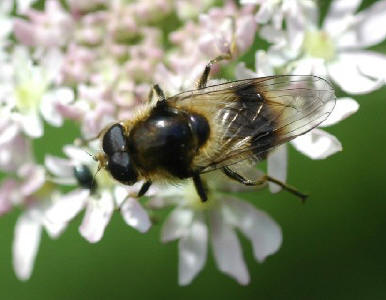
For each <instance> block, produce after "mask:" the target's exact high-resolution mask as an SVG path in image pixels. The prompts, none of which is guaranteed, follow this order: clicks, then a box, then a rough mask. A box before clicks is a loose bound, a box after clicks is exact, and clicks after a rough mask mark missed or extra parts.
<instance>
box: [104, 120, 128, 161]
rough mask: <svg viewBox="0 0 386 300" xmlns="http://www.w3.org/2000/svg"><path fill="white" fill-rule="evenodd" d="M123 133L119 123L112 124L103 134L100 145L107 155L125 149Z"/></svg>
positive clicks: (125, 143)
mask: <svg viewBox="0 0 386 300" xmlns="http://www.w3.org/2000/svg"><path fill="white" fill-rule="evenodd" d="M124 133H125V132H124V130H123V127H122V125H121V124H114V125H113V126H111V127H110V128H109V130H107V132H106V133H105V135H104V136H103V143H102V147H103V151H104V152H105V153H106V154H107V155H108V156H110V155H113V154H114V153H115V152H120V151H125V150H126V149H127V141H126V137H125V134H124Z"/></svg>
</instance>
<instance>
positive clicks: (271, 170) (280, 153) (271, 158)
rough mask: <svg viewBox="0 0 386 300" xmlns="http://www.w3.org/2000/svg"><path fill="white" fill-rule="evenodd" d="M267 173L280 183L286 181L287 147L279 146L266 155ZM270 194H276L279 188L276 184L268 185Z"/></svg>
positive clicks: (270, 183)
mask: <svg viewBox="0 0 386 300" xmlns="http://www.w3.org/2000/svg"><path fill="white" fill-rule="evenodd" d="M267 166H268V167H267V173H268V175H269V176H271V177H274V178H276V179H278V180H280V181H282V182H285V181H286V180H287V145H285V144H284V145H281V146H279V147H277V149H276V150H275V151H274V152H272V153H270V154H269V155H268V159H267ZM268 186H269V190H270V191H271V193H277V192H279V191H280V190H281V187H280V186H279V185H277V184H276V183H273V182H269V183H268Z"/></svg>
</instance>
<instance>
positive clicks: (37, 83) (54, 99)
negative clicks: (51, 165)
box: [1, 47, 73, 138]
mask: <svg viewBox="0 0 386 300" xmlns="http://www.w3.org/2000/svg"><path fill="white" fill-rule="evenodd" d="M61 60H62V56H61V53H60V52H59V51H56V50H52V51H49V52H48V53H47V54H46V55H45V56H44V59H43V58H41V64H40V65H35V64H34V63H33V59H32V57H30V55H29V53H28V50H27V49H26V48H24V47H16V49H15V50H14V52H13V54H12V62H11V63H12V65H13V66H12V69H13V74H12V76H11V77H10V78H9V79H10V81H11V82H9V86H12V89H11V90H10V89H7V90H6V91H8V92H9V93H10V94H9V95H8V97H6V96H7V93H6V92H4V94H3V95H1V96H3V97H6V99H4V100H3V101H5V102H6V104H7V106H8V107H13V108H14V111H13V112H12V113H11V118H12V120H14V121H15V122H17V123H18V124H19V125H20V127H21V128H22V129H23V131H24V133H25V134H27V135H28V136H30V137H33V138H37V137H41V136H42V135H43V123H42V120H41V116H43V118H45V120H46V121H47V122H49V123H50V124H51V125H54V126H61V125H62V122H63V120H62V118H61V116H60V115H59V114H58V113H57V112H56V111H57V110H56V106H58V104H59V103H63V104H66V103H69V102H70V101H72V98H73V92H72V90H70V89H67V88H59V89H52V85H53V84H54V81H55V79H56V77H57V76H58V74H59V70H60V67H61Z"/></svg>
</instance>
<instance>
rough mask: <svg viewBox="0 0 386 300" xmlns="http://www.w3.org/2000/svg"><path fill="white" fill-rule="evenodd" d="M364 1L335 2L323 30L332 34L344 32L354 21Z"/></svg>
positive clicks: (337, 0) (339, 0) (335, 0)
mask: <svg viewBox="0 0 386 300" xmlns="http://www.w3.org/2000/svg"><path fill="white" fill-rule="evenodd" d="M361 2H362V0H350V1H347V0H334V1H333V2H332V3H331V5H330V9H329V10H328V14H327V16H326V18H325V19H324V23H323V28H324V29H325V30H326V31H327V32H329V33H332V34H335V33H336V32H339V33H340V32H342V31H343V30H344V29H345V27H346V26H347V24H349V22H350V21H351V20H352V18H353V15H354V13H355V12H356V11H357V9H358V8H359V6H360V5H361Z"/></svg>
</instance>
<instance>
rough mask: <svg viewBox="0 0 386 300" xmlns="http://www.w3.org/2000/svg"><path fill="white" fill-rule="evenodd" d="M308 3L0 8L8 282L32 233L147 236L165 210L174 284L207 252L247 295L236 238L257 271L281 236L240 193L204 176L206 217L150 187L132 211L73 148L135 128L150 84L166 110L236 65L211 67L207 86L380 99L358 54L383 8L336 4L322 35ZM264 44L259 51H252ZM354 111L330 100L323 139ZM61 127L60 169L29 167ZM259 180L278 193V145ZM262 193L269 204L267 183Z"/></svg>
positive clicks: (380, 82)
mask: <svg viewBox="0 0 386 300" xmlns="http://www.w3.org/2000/svg"><path fill="white" fill-rule="evenodd" d="M317 3H318V2H317V1H313V0H281V1H278V0H242V1H241V5H238V4H237V3H235V2H233V1H231V0H229V1H226V2H225V3H224V4H223V5H222V6H215V1H211V0H205V1H204V0H194V1H175V0H157V1H152V0H145V1H125V0H114V1H107V0H87V1H85V0H76V1H74V0H65V1H59V0H45V1H36V0H28V1H20V0H16V1H14V0H2V1H1V3H0V24H1V25H2V30H1V32H0V103H1V106H0V115H1V118H0V171H2V172H3V173H6V174H7V176H6V177H5V176H4V179H3V180H2V182H1V184H0V215H3V214H6V213H8V212H9V211H11V210H12V209H14V208H15V207H19V208H21V209H22V213H21V215H20V216H19V218H18V220H17V223H16V226H15V237H14V242H13V263H14V269H15V272H16V275H17V277H18V278H20V279H21V280H26V279H28V278H29V277H30V276H31V272H32V269H33V265H34V260H35V257H36V254H37V251H38V248H39V243H40V236H41V233H42V230H43V229H44V230H46V231H47V233H48V234H49V236H50V237H52V238H57V237H59V235H60V234H61V233H62V232H63V231H64V230H65V228H66V226H67V225H68V224H69V223H70V222H71V220H72V219H73V218H74V217H75V216H76V215H78V214H79V213H80V212H81V211H83V210H84V211H85V214H84V217H83V220H82V223H81V225H80V227H79V232H80V234H81V235H82V236H83V237H84V238H85V239H86V240H88V241H89V242H91V243H95V242H98V241H100V240H101V238H102V237H103V232H104V230H105V228H106V226H107V225H108V223H109V220H110V218H111V216H112V214H113V213H115V212H119V213H120V214H121V215H122V218H123V220H124V221H125V222H126V223H127V224H128V225H129V226H131V227H134V228H135V229H137V230H138V231H139V232H141V233H144V232H146V231H147V230H148V229H149V228H150V226H151V219H150V218H149V214H148V213H149V211H152V212H153V211H157V210H159V209H163V208H165V207H168V206H173V207H175V208H174V210H173V211H172V212H171V213H170V215H169V216H168V218H167V219H166V220H165V223H164V225H163V228H162V237H161V240H162V241H163V242H168V241H172V240H177V239H178V240H179V242H178V246H179V283H180V284H181V285H186V284H189V283H190V282H191V281H192V280H193V278H194V277H195V276H196V275H197V274H198V272H199V271H200V270H201V269H202V268H203V266H204V265H205V261H206V257H207V248H208V245H207V244H208V240H210V242H211V246H212V249H213V255H214V258H215V261H216V264H217V266H218V268H219V270H220V271H222V272H224V273H226V274H228V275H229V276H231V277H233V278H234V279H236V280H237V281H238V282H239V283H240V284H247V283H248V282H249V280H250V279H249V273H248V269H247V267H246V265H245V262H244V259H243V256H242V251H241V246H240V243H239V241H238V238H237V234H236V230H237V231H240V232H241V233H242V234H243V235H244V236H246V237H247V238H248V239H249V240H250V241H251V243H252V247H253V252H254V256H255V258H256V260H257V261H258V262H261V261H263V260H264V259H265V258H266V257H267V256H268V255H271V254H273V253H274V252H276V251H277V250H278V249H279V247H280V244H281V241H282V235H281V230H280V227H279V226H278V225H277V224H276V223H275V221H273V220H272V219H271V218H270V217H269V216H268V215H267V214H266V213H264V212H262V211H260V210H258V209H257V208H255V207H254V206H253V205H251V204H250V203H248V202H246V201H243V200H241V199H237V198H236V197H235V195H236V193H237V192H239V191H242V190H244V189H245V188H243V187H241V186H240V185H238V184H237V185H236V184H232V183H229V182H228V183H227V184H224V183H223V182H221V180H219V179H218V175H215V176H211V177H208V178H207V179H206V180H207V183H208V186H209V187H210V189H209V190H210V191H211V192H210V194H209V197H210V200H209V201H208V203H204V204H203V203H200V201H199V198H198V196H197V195H196V194H195V192H194V190H193V186H192V184H191V183H182V184H181V185H179V186H178V187H174V186H173V187H168V186H160V185H155V186H152V187H151V188H150V190H149V192H148V193H147V198H146V199H138V198H137V197H136V194H137V192H138V190H139V187H140V183H137V184H135V185H134V186H131V187H127V186H123V185H120V184H118V183H117V182H115V181H114V180H112V179H111V177H110V176H109V174H108V172H106V171H105V170H100V171H99V172H98V175H97V176H94V174H95V173H96V172H97V166H96V163H95V161H94V160H93V157H92V155H90V154H89V153H95V152H96V151H98V150H99V147H100V145H99V144H98V143H94V142H90V143H79V141H85V140H88V139H90V138H93V137H95V136H97V135H98V134H99V133H100V131H101V130H102V129H103V128H104V127H105V126H106V125H107V124H109V123H111V122H112V121H114V120H123V119H127V118H130V117H132V116H133V114H134V113H135V111H136V108H137V107H138V106H139V105H142V104H144V103H145V102H146V101H147V97H148V94H149V92H150V89H151V86H152V84H153V83H157V84H159V85H160V86H162V88H163V89H164V90H165V91H166V93H167V96H168V95H169V96H170V95H173V94H174V93H177V92H180V91H183V90H186V89H192V88H194V87H195V85H196V82H197V80H198V78H199V77H200V74H201V73H202V72H203V69H204V67H205V65H206V64H207V62H208V61H209V60H210V59H213V58H215V57H217V56H220V55H224V54H226V55H231V56H232V60H234V61H237V64H229V66H228V65H227V64H226V63H224V62H221V63H219V64H217V65H214V68H213V70H212V74H215V73H217V72H218V71H219V70H220V68H222V69H225V70H226V71H227V74H232V75H231V76H232V77H233V79H243V78H250V77H260V76H269V75H280V74H297V75H299V74H300V75H307V74H312V75H317V76H321V77H324V78H326V79H329V80H331V81H332V82H334V83H335V84H336V85H337V86H339V87H340V88H341V89H342V90H343V91H344V92H346V93H348V94H353V95H355V94H364V93H370V92H372V91H374V90H376V89H378V88H380V87H382V86H384V85H385V82H386V72H385V70H386V56H385V55H384V54H381V53H377V52H375V51H372V50H367V48H369V47H371V46H373V45H376V44H378V43H380V42H382V41H384V40H385V38H386V28H385V26H383V25H384V21H383V20H384V19H385V18H386V0H380V1H377V2H375V3H374V4H373V5H371V6H370V7H368V8H366V9H364V10H361V11H358V9H359V7H360V5H361V1H360V0H355V1H343V0H333V1H332V2H331V5H330V8H329V11H328V13H327V15H326V17H325V18H324V20H322V22H321V24H322V25H321V26H319V24H320V20H319V15H320V14H319V8H318V5H317ZM261 40H265V41H266V42H265V43H262V44H264V45H265V44H268V45H269V46H268V48H267V47H265V48H264V47H260V45H259V43H258V41H261ZM247 52H248V53H252V52H253V53H255V69H254V70H250V69H248V68H247V67H246V64H245V62H243V61H242V57H243V56H242V55H243V54H245V53H247ZM234 66H236V67H234ZM358 108H359V104H358V103H357V102H356V101H355V100H354V99H352V98H351V97H348V96H346V97H344V98H339V99H337V103H336V107H335V109H334V111H333V113H332V114H331V116H330V117H329V119H328V120H327V121H325V122H324V123H323V124H321V126H320V127H326V126H331V125H334V124H336V123H338V122H340V121H342V120H343V119H345V118H347V117H348V116H350V115H351V114H353V113H355V112H356V111H357V110H358ZM66 120H69V121H71V122H72V123H74V124H76V126H78V127H79V129H80V132H81V136H80V137H79V139H78V140H77V141H74V143H73V144H71V145H63V153H64V155H63V156H62V157H56V156H53V155H51V154H49V153H46V155H45V159H44V162H39V161H38V159H37V158H36V155H35V149H34V148H33V145H34V143H33V142H34V140H35V139H43V140H44V139H45V138H46V136H45V132H44V131H45V130H44V128H45V126H44V125H45V124H49V125H51V126H53V127H55V128H60V127H62V126H63V124H64V122H65V121H66ZM47 142H48V141H47ZM291 144H292V145H293V146H294V147H295V148H296V149H297V150H299V151H300V152H302V153H303V154H305V155H307V156H308V157H310V158H312V159H324V158H327V157H328V156H330V155H332V154H334V153H336V152H337V151H340V150H341V149H342V146H341V144H340V142H339V140H338V139H337V138H336V137H334V136H332V135H331V134H329V133H327V132H326V131H324V130H322V129H320V128H315V129H313V130H312V131H310V132H309V133H307V134H305V135H303V136H301V137H298V138H296V139H295V140H293V141H291ZM255 171H256V174H260V173H259V170H257V169H256V170H255ZM267 173H268V174H269V175H270V176H272V177H275V178H277V179H279V180H281V181H285V180H286V174H287V146H286V145H282V146H280V147H279V148H277V150H276V151H274V152H272V153H271V154H270V155H269V156H268V164H267ZM256 174H255V175H256ZM260 175H261V174H260ZM64 186H69V187H70V188H68V187H67V188H65V189H63V187H64ZM269 188H270V190H271V191H272V192H278V191H279V190H280V187H279V186H278V185H276V184H273V183H269ZM252 190H255V189H252ZM140 200H141V201H140ZM142 200H144V201H147V202H143V201H142Z"/></svg>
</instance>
